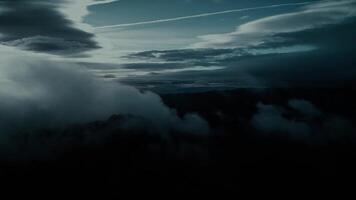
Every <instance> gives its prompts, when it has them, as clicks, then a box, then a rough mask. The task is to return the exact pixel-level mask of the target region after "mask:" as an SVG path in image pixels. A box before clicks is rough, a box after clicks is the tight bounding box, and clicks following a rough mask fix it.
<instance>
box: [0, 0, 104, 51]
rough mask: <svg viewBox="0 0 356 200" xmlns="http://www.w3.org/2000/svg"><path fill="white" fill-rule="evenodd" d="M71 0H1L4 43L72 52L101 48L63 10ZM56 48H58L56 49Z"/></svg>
mask: <svg viewBox="0 0 356 200" xmlns="http://www.w3.org/2000/svg"><path fill="white" fill-rule="evenodd" d="M67 3H68V1H63V0H59V1H54V0H35V1H27V0H13V1H7V0H1V1H0V6H1V7H2V8H3V9H5V11H2V12H0V26H1V30H0V33H1V38H0V41H1V42H2V44H5V45H14V44H15V46H16V45H19V44H20V46H21V48H23V49H27V50H32V51H37V52H47V50H48V49H50V51H49V52H50V53H53V54H73V53H81V52H83V51H87V50H91V49H96V48H99V45H98V44H97V43H96V42H95V41H94V35H93V34H92V33H89V32H86V31H84V30H82V29H80V28H78V27H75V24H74V21H72V18H71V17H70V16H66V15H64V13H63V12H61V9H62V10H63V7H62V6H64V5H67ZM54 49H55V51H54Z"/></svg>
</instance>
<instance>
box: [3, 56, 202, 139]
mask: <svg viewBox="0 0 356 200" xmlns="http://www.w3.org/2000/svg"><path fill="white" fill-rule="evenodd" d="M0 82H1V85H2V87H0V99H1V101H0V130H1V137H2V138H4V137H7V136H11V134H12V133H16V132H26V131H31V130H36V129H44V128H58V127H61V126H65V125H68V124H75V123H87V122H91V121H95V120H106V119H107V118H109V117H110V116H112V115H113V114H121V115H131V116H137V117H139V118H143V119H145V120H147V121H149V122H150V124H151V125H152V127H151V130H152V132H157V133H166V132H168V131H176V132H185V133H191V134H202V133H207V132H208V131H209V130H208V129H209V128H208V124H207V123H206V122H205V121H204V120H203V119H202V118H200V117H199V116H197V115H195V114H188V115H186V116H184V117H183V118H179V117H178V116H177V115H176V114H175V111H174V110H171V109H170V108H168V107H167V106H165V105H164V104H163V102H162V101H161V99H160V97H159V96H158V95H156V94H154V93H151V92H140V91H138V90H137V89H135V88H133V87H129V86H124V85H119V84H117V83H114V82H105V81H100V80H97V79H95V78H93V76H92V75H91V74H89V73H88V72H86V70H85V68H83V67H81V66H80V65H75V64H68V63H63V62H60V63H58V62H53V61H46V60H41V59H37V58H33V57H28V56H24V57H22V58H21V59H17V58H16V57H14V56H8V57H6V58H2V65H1V66H0ZM137 126H139V124H137ZM2 141H4V140H2Z"/></svg>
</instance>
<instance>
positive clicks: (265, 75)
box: [0, 0, 356, 90]
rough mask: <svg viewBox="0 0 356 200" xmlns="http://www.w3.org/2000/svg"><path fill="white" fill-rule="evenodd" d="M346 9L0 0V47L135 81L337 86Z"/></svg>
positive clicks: (260, 3) (350, 74) (314, 2)
mask: <svg viewBox="0 0 356 200" xmlns="http://www.w3.org/2000/svg"><path fill="white" fill-rule="evenodd" d="M355 16H356V1H355V0H309V1H308V0H304V1H302V0H300V1H298V0H283V1H281V0H255V1H251V0H150V1H147V0H145V1H144V0H101V1H100V0H79V1H74V0H32V1H28V0H0V27H1V29H0V45H1V46H0V49H1V51H2V52H7V53H8V54H12V55H13V54H19V55H26V56H33V57H39V58H46V59H50V60H55V61H60V62H69V63H75V64H78V65H83V66H85V67H86V68H87V69H88V71H89V72H90V73H92V74H93V76H95V77H96V78H101V79H105V80H107V81H114V82H116V81H121V82H125V83H127V84H131V85H135V86H137V87H139V86H140V87H143V88H152V87H153V88H155V87H162V89H164V90H167V89H168V90H170V89H173V88H177V87H178V88H180V89H183V90H184V89H191V88H200V87H204V88H215V87H218V88H219V87H223V88H235V87H288V86H337V85H347V84H350V83H352V82H353V80H354V78H356V77H355V76H356V71H355V67H354V63H355V62H354V54H355V47H354V46H355V45H353V44H355V38H354V35H355V32H356V26H355V25H356V24H355ZM153 83H155V84H153ZM157 83H158V84H157ZM172 83H174V84H172ZM176 83H177V84H176Z"/></svg>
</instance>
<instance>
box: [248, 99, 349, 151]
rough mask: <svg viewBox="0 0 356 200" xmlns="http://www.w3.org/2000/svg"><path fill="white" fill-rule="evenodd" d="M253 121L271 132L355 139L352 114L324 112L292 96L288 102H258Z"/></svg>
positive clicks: (295, 136) (328, 139)
mask: <svg viewBox="0 0 356 200" xmlns="http://www.w3.org/2000/svg"><path fill="white" fill-rule="evenodd" d="M257 107H258V111H257V113H256V114H255V115H254V116H253V118H252V125H253V126H254V127H255V128H256V129H257V130H258V131H260V132H261V133H264V134H269V135H271V136H280V137H289V138H292V139H298V140H304V141H308V142H316V143H318V144H320V143H324V142H332V143H334V142H352V143H353V142H354V131H355V126H354V125H353V122H352V120H351V119H350V118H347V117H344V116H341V115H338V114H333V113H326V112H322V111H321V110H320V109H318V108H317V107H316V106H315V105H314V104H312V103H311V102H309V101H306V100H302V99H291V100H289V101H288V103H287V106H283V105H266V104H261V103H260V104H258V105H257Z"/></svg>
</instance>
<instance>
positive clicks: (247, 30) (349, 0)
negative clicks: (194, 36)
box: [192, 0, 356, 48]
mask: <svg viewBox="0 0 356 200" xmlns="http://www.w3.org/2000/svg"><path fill="white" fill-rule="evenodd" d="M355 8H356V1H355V0H341V1H321V2H318V3H315V2H314V3H313V4H309V5H308V6H306V7H305V8H304V9H303V10H301V11H297V12H292V13H287V14H280V15H274V16H269V17H265V18H262V19H258V20H254V21H251V22H248V23H246V24H243V25H241V26H239V27H237V28H236V30H235V31H234V32H231V33H224V34H210V35H203V36H199V38H200V39H201V42H198V43H196V44H194V45H192V47H193V48H245V47H251V46H258V45H261V44H265V43H266V42H276V41H279V40H284V39H285V38H280V37H278V35H279V34H287V33H295V32H301V31H306V30H310V29H316V28H321V27H323V26H327V25H332V24H338V23H341V22H343V21H344V20H346V19H348V18H351V17H354V16H356V11H355Z"/></svg>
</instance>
